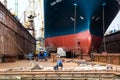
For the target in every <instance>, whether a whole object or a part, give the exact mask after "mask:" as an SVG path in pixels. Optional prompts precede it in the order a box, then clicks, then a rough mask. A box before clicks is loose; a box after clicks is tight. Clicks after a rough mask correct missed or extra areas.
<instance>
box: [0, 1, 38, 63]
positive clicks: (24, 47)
mask: <svg viewBox="0 0 120 80" xmlns="http://www.w3.org/2000/svg"><path fill="white" fill-rule="evenodd" d="M35 44H36V40H35V38H33V36H32V35H31V34H30V33H29V32H28V31H27V30H26V29H25V28H24V27H23V25H22V24H21V23H20V22H19V20H18V19H17V17H15V16H14V15H12V14H11V13H10V12H9V11H8V10H7V9H6V7H5V6H4V5H3V4H2V3H1V2H0V57H1V58H2V59H3V60H4V61H5V62H9V61H15V60H17V59H21V58H23V56H24V55H26V54H27V53H29V52H33V53H34V52H35V48H36V47H35Z"/></svg>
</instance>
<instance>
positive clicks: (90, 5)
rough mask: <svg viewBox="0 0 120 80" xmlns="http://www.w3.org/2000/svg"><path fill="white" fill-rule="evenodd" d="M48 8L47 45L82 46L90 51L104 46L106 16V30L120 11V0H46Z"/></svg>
mask: <svg viewBox="0 0 120 80" xmlns="http://www.w3.org/2000/svg"><path fill="white" fill-rule="evenodd" d="M58 1H59V2H58ZM74 3H76V4H77V6H76V7H75V5H74ZM103 9H104V18H103ZM44 10H45V11H44V13H45V15H44V20H45V47H53V48H58V47H63V48H64V49H65V50H66V51H73V50H74V51H75V50H76V49H79V48H81V49H82V51H83V53H85V54H88V53H89V52H90V51H91V49H92V50H98V48H99V47H100V45H101V43H102V37H103V34H104V33H103V19H104V31H106V30H107V28H108V27H109V25H110V24H111V22H112V20H113V19H114V17H115V16H116V14H117V13H118V11H119V4H118V2H117V0H92V1H91V0H44ZM75 10H76V26H74V21H75V20H74V19H75V18H74V17H75ZM81 17H82V18H81ZM74 32H75V34H74Z"/></svg>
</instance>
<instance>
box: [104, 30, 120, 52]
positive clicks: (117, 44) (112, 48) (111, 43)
mask: <svg viewBox="0 0 120 80" xmlns="http://www.w3.org/2000/svg"><path fill="white" fill-rule="evenodd" d="M105 42H106V51H107V52H108V53H120V31H118V32H115V33H112V34H110V35H107V36H106V37H105Z"/></svg>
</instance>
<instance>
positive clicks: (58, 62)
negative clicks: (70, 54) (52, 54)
mask: <svg viewBox="0 0 120 80" xmlns="http://www.w3.org/2000/svg"><path fill="white" fill-rule="evenodd" d="M62 68H63V62H62V60H61V58H59V59H58V60H57V64H56V66H54V70H58V69H59V70H62Z"/></svg>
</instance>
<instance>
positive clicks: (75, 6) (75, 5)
mask: <svg viewBox="0 0 120 80" xmlns="http://www.w3.org/2000/svg"><path fill="white" fill-rule="evenodd" d="M76 8H77V4H76V3H74V43H75V44H76V38H75V33H76ZM74 54H75V45H74V48H73V59H74Z"/></svg>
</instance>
